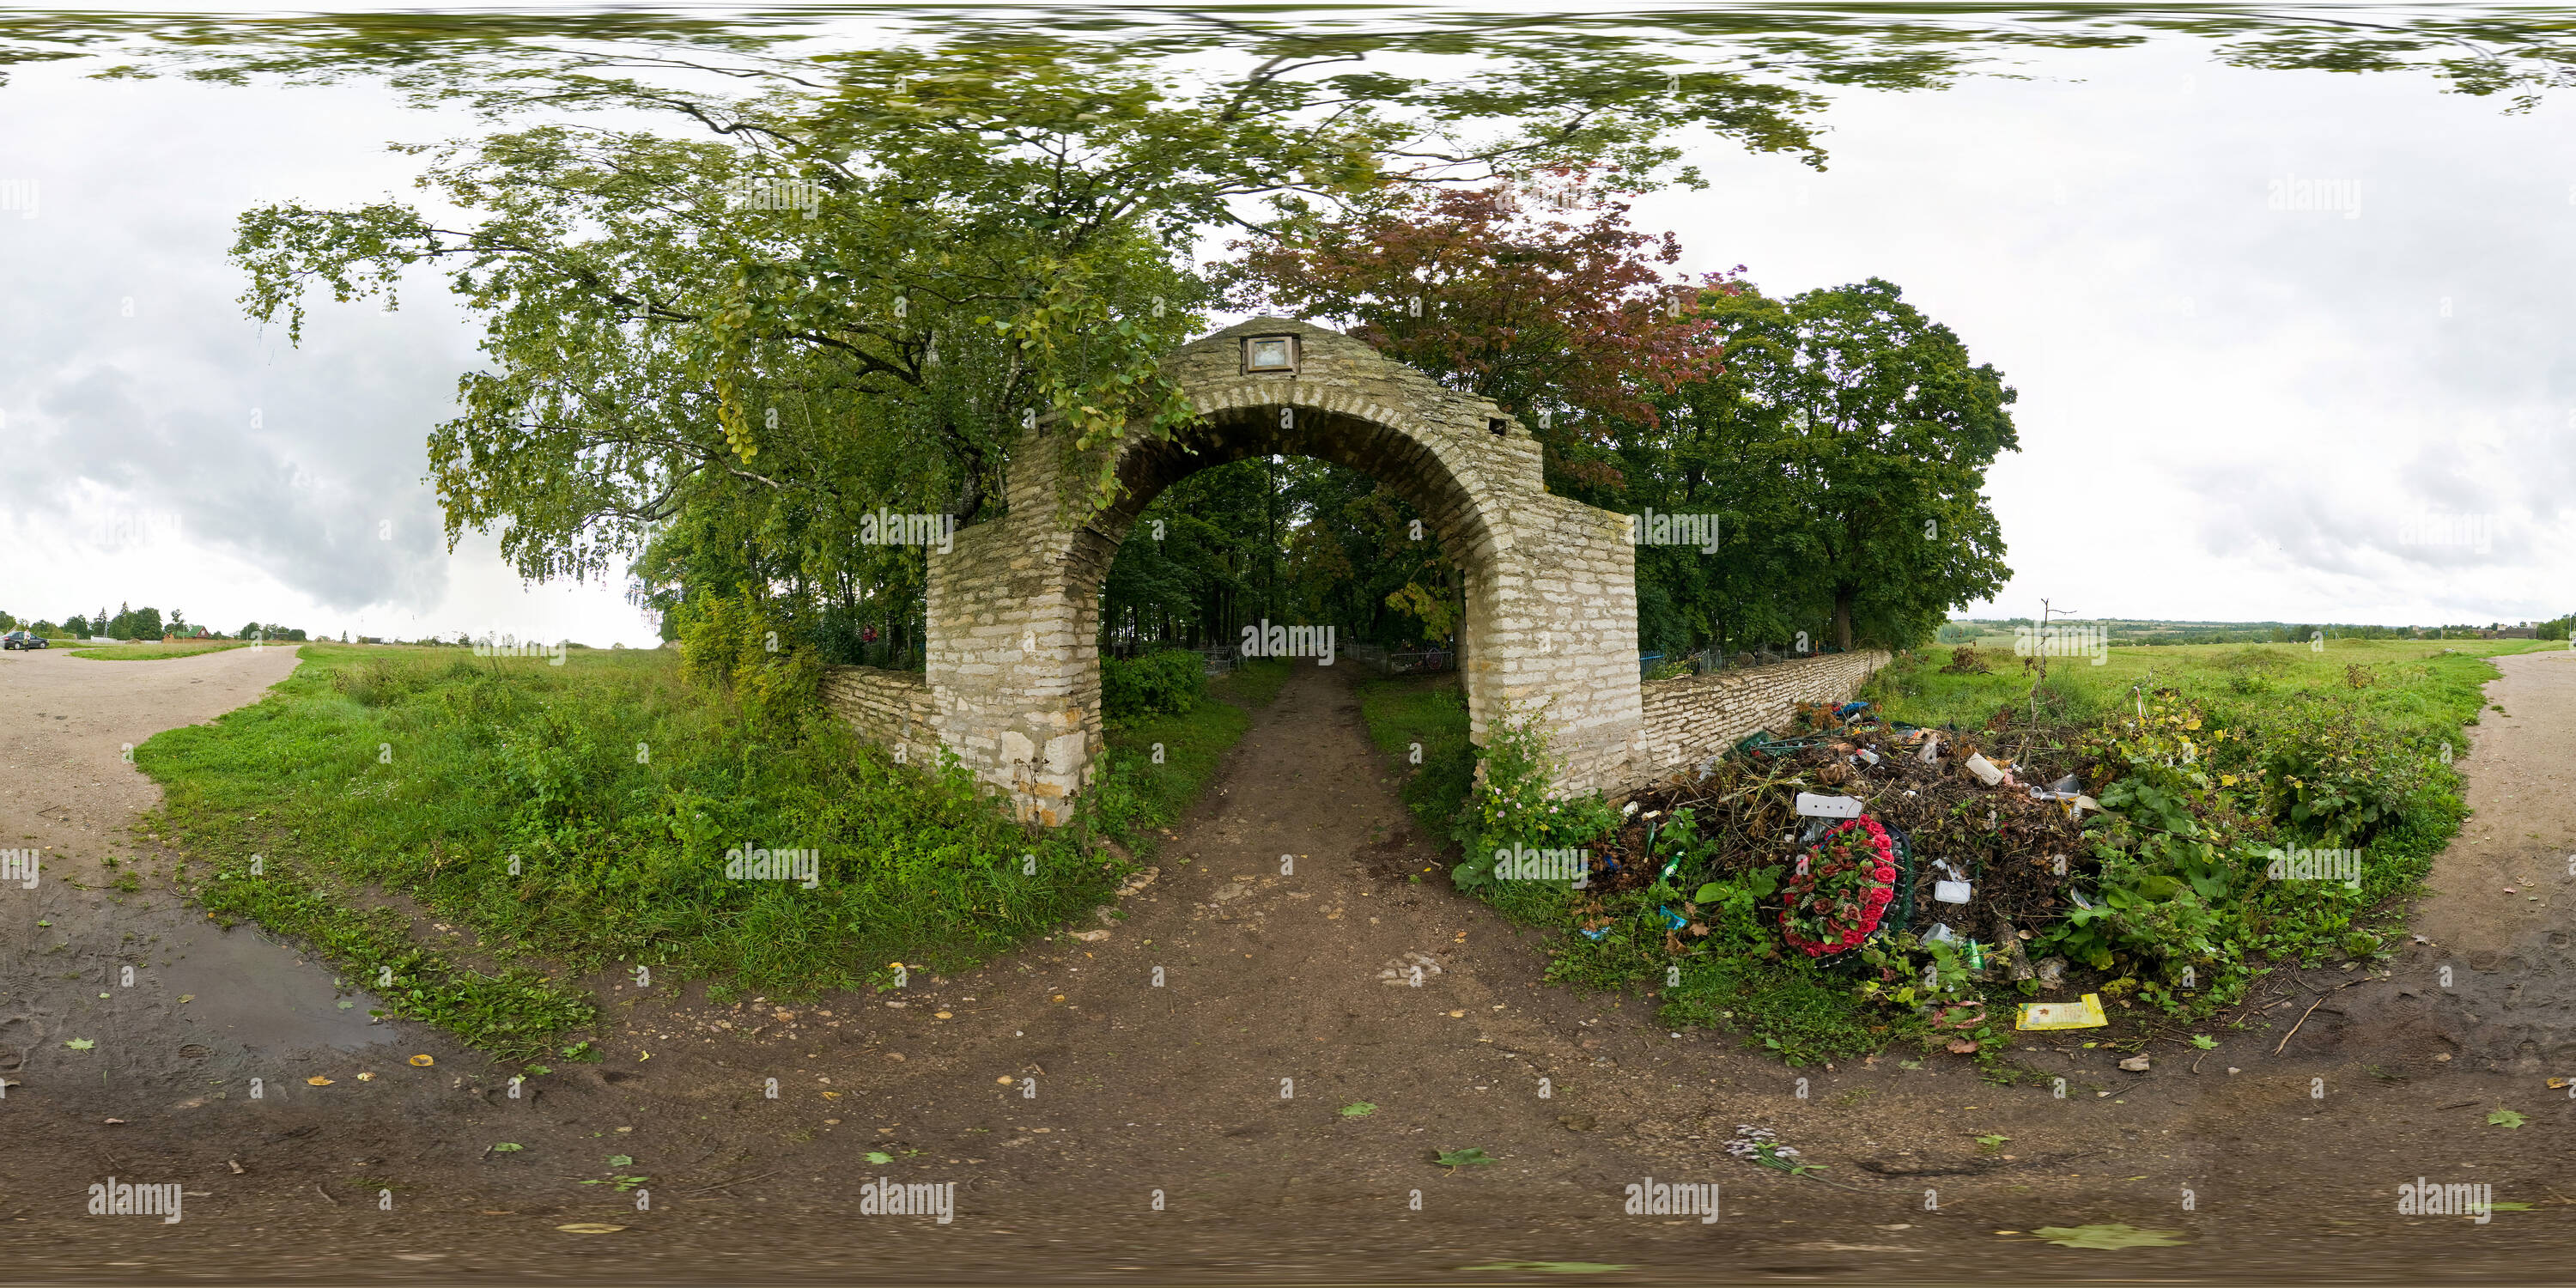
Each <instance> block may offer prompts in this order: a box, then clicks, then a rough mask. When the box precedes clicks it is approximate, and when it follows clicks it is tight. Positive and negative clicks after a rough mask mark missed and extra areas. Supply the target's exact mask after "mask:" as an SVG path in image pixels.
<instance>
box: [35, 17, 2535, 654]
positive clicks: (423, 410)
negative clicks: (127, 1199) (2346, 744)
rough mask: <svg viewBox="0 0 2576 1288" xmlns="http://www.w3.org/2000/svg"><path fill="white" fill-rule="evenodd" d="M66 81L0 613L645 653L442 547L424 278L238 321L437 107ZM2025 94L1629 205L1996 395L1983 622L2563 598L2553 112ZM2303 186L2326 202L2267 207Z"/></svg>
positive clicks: (2220, 78)
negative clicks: (1995, 577) (2002, 560)
mask: <svg viewBox="0 0 2576 1288" xmlns="http://www.w3.org/2000/svg"><path fill="white" fill-rule="evenodd" d="M82 70H83V68H82V67H81V66H80V65H78V64H35V65H30V66H22V67H19V68H16V69H13V70H12V72H11V74H10V80H11V83H10V84H9V85H7V86H6V87H0V180H15V181H22V182H23V181H28V180H32V181H34V183H35V185H36V189H35V190H36V193H37V196H38V202H37V208H36V210H35V211H34V212H33V217H25V216H26V213H27V212H24V211H21V210H0V417H5V420H0V542H5V543H6V549H7V552H8V553H7V556H6V558H5V559H0V608H5V609H7V610H9V611H11V612H15V613H18V614H20V615H21V616H31V617H34V616H40V617H46V618H51V619H54V620H57V621H59V620H61V619H62V618H63V617H65V616H67V615H70V614H72V613H74V612H87V611H90V610H93V609H96V608H98V607H100V606H102V605H104V606H105V607H107V608H109V609H111V610H113V609H114V608H115V607H116V606H117V605H118V603H119V602H125V601H130V602H132V603H134V604H136V605H138V606H139V605H143V604H151V605H154V606H156V607H159V608H161V609H162V610H163V611H164V612H165V613H166V612H167V611H168V610H170V609H172V608H174V607H175V608H179V609H183V610H185V611H186V613H187V615H188V617H189V619H190V620H191V621H197V622H202V623H205V624H206V625H209V626H212V627H216V628H219V629H224V630H231V629H234V628H237V627H239V626H240V625H241V624H243V623H244V622H245V621H247V620H251V619H257V620H261V621H276V622H280V623H283V624H286V625H289V626H303V627H305V628H307V629H311V630H315V631H330V632H334V633H336V632H338V631H340V630H343V629H346V630H350V631H353V632H356V633H360V634H375V633H385V634H396V635H403V636H412V635H420V634H427V633H431V632H451V631H456V630H472V631H476V632H478V633H479V632H481V631H484V630H492V629H498V630H503V631H510V632H513V633H516V634H519V635H522V636H531V635H533V636H540V637H544V638H561V637H567V636H568V637H570V638H572V639H575V640H580V641H583V642H587V643H591V644H597V645H601V646H605V645H607V644H609V643H611V642H624V643H627V644H630V645H634V644H646V643H650V642H652V640H653V638H654V628H653V625H652V623H651V622H650V621H649V620H648V619H647V618H646V617H645V616H644V615H643V614H642V613H640V612H639V611H638V610H636V609H635V608H634V607H632V606H631V605H629V604H627V603H626V602H625V600H624V598H623V592H624V589H625V587H624V584H623V580H622V579H619V580H617V581H615V582H611V583H606V584H602V583H591V584H588V585H575V586H545V587H538V588H533V589H531V588H526V587H522V586H521V585H520V584H519V582H518V580H517V578H516V577H515V576H514V575H513V574H512V573H511V572H510V571H509V569H508V568H507V567H506V566H505V565H503V564H502V563H501V562H500V560H499V559H498V557H497V555H496V554H495V551H494V545H493V543H492V542H491V540H490V539H488V538H473V537H469V538H468V540H467V541H466V542H465V543H464V544H463V545H461V546H460V547H459V548H458V549H457V550H456V551H455V553H453V554H449V553H447V552H446V551H445V550H444V548H443V543H442V541H441V538H440V533H439V520H438V514H437V505H436V501H435V498H434V496H433V495H432V493H431V492H430V490H429V488H428V487H427V485H426V484H424V483H423V482H422V481H421V476H422V475H423V474H424V473H425V472H426V462H425V454H424V447H423V441H424V439H425V437H426V435H427V433H428V431H429V429H430V427H431V426H432V425H433V424H435V423H436V422H438V421H440V420H442V419H445V418H446V417H447V416H448V415H449V414H451V412H450V409H451V399H452V395H453V391H454V387H455V381H456V377H457V375H458V373H460V372H461V371H464V370H466V369H468V368H469V367H471V366H473V365H474V364H475V362H476V359H477V355H476V353H475V351H474V345H473V339H474V326H473V324H472V322H471V320H470V319H468V318H466V317H465V316H463V315H462V314H460V313H459V312H457V311H456V310H454V309H453V308H452V307H450V306H448V305H447V304H446V303H445V301H444V300H443V299H442V298H441V296H440V292H439V290H438V288H437V287H436V284H435V283H434V282H432V281H428V280H423V281H420V282H418V283H416V284H415V286H414V287H413V289H411V290H410V291H408V292H406V295H405V303H404V307H403V309H402V311H401V312H399V313H397V314H391V315H387V314H385V313H382V312H380V311H379V310H378V309H376V308H374V307H373V306H346V307H343V306H333V305H331V304H329V303H328V302H318V304H317V307H316V309H315V312H314V315H313V317H312V320H311V321H310V322H309V323H308V325H307V327H306V332H305V343H304V346H303V347H302V348H301V349H296V348H290V347H288V346H287V344H286V342H285V337H284V335H283V333H282V330H281V329H279V328H269V329H267V330H265V331H263V330H262V329H261V328H260V327H259V326H258V325H257V324H255V323H253V322H251V321H250V320H248V319H247V318H245V317H244V316H243V314H242V311H241V308H240V306H239V305H238V304H237V303H236V302H235V297H236V296H237V295H238V294H239V293H240V292H241V290H242V288H243V285H244V283H243V280H242V278H241V276H240V275H239V274H238V273H237V272H236V271H235V270H234V269H233V268H232V267H231V266H230V265H228V264H227V263H226V261H225V259H224V255H223V252H224V250H225V248H226V247H227V246H228V245H229V244H230V241H231V237H232V226H233V219H234V216H235V215H236V214H237V213H238V212H240V211H241V210H243V209H245V208H248V207H250V206H252V205H255V204H258V203H260V202H263V201H268V200H278V199H294V200H298V201H303V202H306V203H308V204H344V203H355V202H360V201H365V200H371V199H375V198H378V197H381V196H384V195H386V194H394V195H398V196H403V197H405V198H406V199H408V197H409V196H410V192H411V190H410V188H409V179H410V177H411V175H412V174H413V173H414V171H415V166H416V164H417V162H415V161H414V160H412V159H409V158H404V157H399V156H395V155H391V154H389V153H387V152H386V151H385V150H384V148H383V146H382V145H383V144H384V143H385V142H386V141H388V140H395V139H401V140H413V141H429V140H436V139H441V138H445V137H448V136H450V135H454V134H459V133H464V132H466V126H465V124H464V123H463V122H462V121H460V120H456V119H442V118H439V117H435V116H431V115H428V114H424V113H420V112H416V111H411V110H408V109H403V108H400V107H397V106H396V105H394V104H393V102H392V101H391V99H390V97H389V96H387V95H384V94H381V93H378V92H376V91H374V90H372V89H364V88H340V89H332V90H279V89H273V88H257V89H238V88H228V87H220V86H205V85H192V84H188V83H184V82H179V81H143V82H136V81H120V82H94V81H87V80H84V79H81V71H82ZM2021 70H2022V71H2023V72H2024V73H2025V74H2027V75H2028V76H2029V77H2030V78H2029V79H2021V80H2010V79H1999V78H1971V79H1969V80H1967V81H1966V82H1964V83H1963V84H1962V85H1961V86H1960V87H1959V88H1956V89H1952V90H1948V91H1944V92H1940V93H1913V94H1903V95H1898V94H1877V93H1853V92H1839V93H1837V95H1836V103H1835V105H1834V107H1833V108H1832V109H1831V110H1830V111H1829V112H1828V114H1827V115H1826V117H1825V119H1824V124H1825V125H1826V127H1827V133H1826V134H1825V136H1824V138H1825V143H1826V146H1827V147H1828V148H1829V150H1830V152H1831V160H1830V165H1831V168H1830V169H1829V170H1828V171H1826V172H1825V173H1822V174H1818V173H1815V172H1813V171H1810V170H1808V169H1806V168H1805V167H1802V166H1800V165H1798V164H1797V163H1796V162H1794V161H1792V160H1789V159H1787V158H1785V157H1769V156H1752V155H1748V154H1746V153H1743V152H1741V151H1740V150H1737V149H1735V148H1733V147H1730V146H1728V145H1725V144H1723V143H1715V142H1707V143H1703V144H1702V145H1700V146H1697V147H1695V148H1694V155H1693V157H1692V158H1691V159H1692V161H1693V162H1695V163H1696V164H1698V165H1699V166H1700V167H1701V168H1702V169H1703V171H1705V172H1706V173H1707V174H1708V175H1709V176H1710V177H1711V178H1712V180H1713V181H1714V184H1713V186H1712V187H1711V188H1710V189H1709V190H1706V191H1703V192H1690V191H1683V190H1675V191H1671V192H1667V193H1663V194H1659V195H1656V196H1654V197H1650V198H1648V199H1646V200H1645V201H1643V202H1641V203H1640V205H1639V207H1638V209H1637V212H1636V220H1637V222H1638V223H1639V224H1640V225H1641V226H1644V227H1647V228H1649V229H1654V230H1658V231H1660V230H1662V229H1665V228H1670V229H1673V230H1674V231H1676V232H1678V233H1679V234H1680V235H1681V237H1682V240H1683V245H1684V248H1685V250H1686V252H1687V254H1688V256H1689V259H1688V263H1689V265H1690V266H1691V267H1692V268H1694V269H1706V268H1723V267H1730V266H1732V265H1735V264H1738V263H1741V264H1744V265H1745V266H1746V269H1747V272H1746V276H1747V277H1748V279H1749V280H1751V281H1753V282H1754V283H1756V284H1758V285H1759V286H1761V287H1762V288H1763V289H1764V290H1766V291H1769V292H1772V293H1775V294H1785V293H1790V292H1794V291H1798V290H1804V289H1808V288H1812V287H1818V286H1825V285H1832V284H1838V283H1843V282H1850V281H1857V280H1860V279H1862V278H1865V277H1870V276H1878V277H1884V278H1887V279H1889V280H1891V281H1893V282H1895V283H1897V284H1898V285H1900V286H1901V287H1903V288H1904V290H1905V292H1906V295H1907V297H1908V298H1909V299H1911V300H1913V301H1914V302H1915V303H1916V304H1918V305H1919V306H1921V307H1922V308H1923V309H1924V310H1925V311H1926V312H1927V313H1929V314H1930V315H1931V316H1933V317H1934V318H1936V319H1938V320H1940V321H1942V322H1945V323H1947V324H1949V325H1950V326H1951V327H1952V328H1953V329H1955V330H1956V331H1957V332H1958V333H1959V334H1960V336H1961V337H1962V338H1963V339H1964V340H1965V341H1966V342H1967V344H1968V345H1969V347H1970V349H1971V351H1972V352H1973V353H1974V355H1975V356H1976V357H1977V359H1978V360H1980V361H1989V362H1993V363H1994V364H1996V365H1997V366H1999V367H2000V368H2002V369H2003V371H2004V372H2005V374H2006V378H2007V379H2008V381H2009V382H2010V383H2011V384H2012V385H2013V386H2015V387H2016V388H2017V389H2019V390H2020V392H2021V400H2020V402H2019V404H2018V405H2017V407H2016V409H2015V411H2016V418H2017V420H2018V423H2019V425H2020V433H2021V445H2022V450H2021V451H2020V452H2019V453H2018V454H2017V455H2012V456H2008V457H2007V458H2006V459H2005V460H2004V461H2003V462H2002V463H2001V464H1999V465H1998V466H1997V467H1996V469H1995V471H1994V472H1993V475H1992V478H1991V487H1990V493H1991V495H1992V498H1993V502H1994V505H1995V508H1996V510H1997V512H1998V514H1999V515H2000V516H2001V519H2002V522H2003V531H2004V536H2005V539H2006V541H2007V542H2008V543H2009V546H2010V554H2009V562H2010V564H2011V565H2012V567H2013V569H2014V577H2013V579H2012V581H2011V583H2010V584H2009V585H2008V586H2007V587H2006V589H2005V590H2004V592H2003V593H2002V594H2001V595H2000V596H1999V597H1998V599H1997V600H1996V601H1995V603H1994V604H1993V605H1978V606H1974V607H1972V608H1971V609H1970V610H1968V611H1970V612H1974V613H1976V614H1978V615H2022V614H2033V613H2036V612H2037V611H2038V608H2039V600H2040V597H2041V596H2048V597H2051V598H2052V599H2053V600H2054V601H2055V602H2056V603H2057V604H2058V605H2059V606H2060V607H2061V608H2064V607H2067V606H2072V607H2073V608H2075V609H2077V610H2079V611H2080V612H2082V613H2083V614H2085V615H2088V616H2116V617H2168V618H2193V619H2225V620H2250V619H2283V620H2292V621H2306V620H2332V621H2376V622H2388V623H2407V622H2415V623H2434V622H2444V621H2449V622H2458V621H2479V622H2483V621H2488V620H2492V619H2498V618H2501V619H2505V620H2508V621H2514V620H2521V619H2525V618H2539V617H2547V616H2554V615H2557V614H2560V613H2564V612H2567V611H2570V610H2571V609H2576V584H2571V578H2570V573H2571V571H2576V561H2571V560H2570V558H2569V557H2568V555H2567V553H2566V552H2567V551H2568V550H2569V549H2570V544H2571V541H2576V507H2571V505H2570V503H2569V500H2568V498H2569V496H2570V492H2571V486H2576V346H2571V345H2570V343H2569V336H2570V326H2569V323H2570V320H2571V318H2570V314H2571V312H2576V298H2571V293H2570V290H2569V284H2570V283H2571V282H2576V148H2572V147H2571V146H2570V145H2571V142H2576V133H2571V128H2570V120H2571V118H2570V115H2569V114H2570V112H2571V111H2576V108H2571V106H2570V105H2569V101H2568V100H2569V99H2576V93H2570V94H2567V95H2563V96H2562V97H2561V98H2559V99H2557V100H2553V101H2551V102H2548V103H2545V104H2544V105H2543V106H2541V107H2540V108H2539V109H2538V110H2536V111H2534V112H2532V113H2530V114H2528V115H2524V116H2505V115H2503V114H2502V113H2501V111H2500V108H2501V106H2502V105H2501V103H2500V102H2498V101H2495V100H2480V99H2473V98H2468V97H2464V96H2458V95H2446V94H2442V93H2439V92H2437V89H2436V87H2435V85H2434V84H2433V83H2432V82H2430V81H2429V80H2428V79H2426V78H2423V77H2418V76H2414V75H2411V74H2393V75H2375V76H2349V75H2346V76H2337V75H2330V74H2326V73H2313V72H2243V71H2231V70H2228V69H2225V68H2222V67H2218V66H2216V65H2214V64H2212V63H2210V62H2208V61H2207V60H2206V59H2205V58H2204V57H2203V56H2202V54H2201V52H2200V51H2199V49H2198V48H2196V47H2194V46H2192V45H2189V44H2183V43H2174V44H2165V45H2159V46H2153V47H2149V48H2146V49H2143V50H2133V51H2122V52H2089V53H2079V54H2058V55H2046V56H2043V57H2041V58H2040V59H2038V60H2037V61H2034V62H2032V63H2030V64H2028V65H2026V66H2024V67H2023V68H2022V69H2021ZM2293 179H2296V180H2309V181H2317V180H2323V181H2326V182H2327V184H2328V188H2327V191H2328V192H2329V193H2330V194H2332V196H2331V197H2330V200H2334V201H2336V202H2338V203H2339V204H2340V205H2342V206H2344V207H2347V208H2348V209H2349V212H2350V213H2348V212H2347V209H2346V208H2336V209H2325V210H2277V209H2272V208H2270V205H2269V202H2268V198H2269V196H2270V193H2271V185H2272V184H2273V183H2274V181H2276V180H2278V181H2289V180H2293ZM21 190H23V189H21ZM2347 197H2348V198H2350V200H2349V201H2344V200H2343V199H2344V198H2347Z"/></svg>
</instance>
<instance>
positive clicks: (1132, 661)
mask: <svg viewBox="0 0 2576 1288" xmlns="http://www.w3.org/2000/svg"><path fill="white" fill-rule="evenodd" d="M1206 697H1207V664H1206V663H1205V662H1203V661H1201V660H1200V658H1199V655H1198V654H1196V653H1192V652H1189V651H1187V650H1185V649H1163V650H1161V651H1159V652H1154V653H1147V654H1145V655H1144V656H1142V657H1135V658H1120V657H1103V658H1101V659H1100V714H1101V716H1102V718H1104V719H1108V720H1133V719H1137V718H1140V717H1144V716H1185V715H1188V714H1189V713H1190V712H1191V711H1192V710H1193V709H1195V708H1196V707H1197V706H1198V704H1199V703H1200V702H1201V701H1203V700H1205V699H1206Z"/></svg>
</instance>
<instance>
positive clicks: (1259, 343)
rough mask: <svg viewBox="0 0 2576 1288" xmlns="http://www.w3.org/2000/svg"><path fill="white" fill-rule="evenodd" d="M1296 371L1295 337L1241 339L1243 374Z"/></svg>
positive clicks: (1251, 337)
mask: <svg viewBox="0 0 2576 1288" xmlns="http://www.w3.org/2000/svg"><path fill="white" fill-rule="evenodd" d="M1296 371H1297V337H1295V336H1293V335H1252V336H1245V337H1244V339H1243V374H1245V375H1247V376H1249V375H1257V374H1262V373H1268V372H1284V373H1287V374H1290V375H1294V374H1296Z"/></svg>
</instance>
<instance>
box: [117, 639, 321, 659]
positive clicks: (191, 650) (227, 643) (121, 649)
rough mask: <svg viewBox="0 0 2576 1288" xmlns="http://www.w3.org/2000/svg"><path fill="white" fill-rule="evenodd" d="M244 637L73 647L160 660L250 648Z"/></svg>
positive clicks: (120, 657)
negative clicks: (170, 642)
mask: <svg viewBox="0 0 2576 1288" xmlns="http://www.w3.org/2000/svg"><path fill="white" fill-rule="evenodd" d="M248 647H250V645H249V643H248V642H247V641H243V640H190V641H182V642H179V643H175V644H163V643H159V642H157V641H154V642H138V643H134V644H109V645H103V646H101V647H99V648H82V649H74V650H72V656H73V657H86V658H91V659H94V660H96V661H100V662H159V661H163V660H165V659H168V658H174V657H195V656H196V655H198V654H199V653H221V652H223V651H224V650H225V649H228V648H248ZM268 647H270V648H295V647H297V646H296V645H293V644H271V645H269V646H268Z"/></svg>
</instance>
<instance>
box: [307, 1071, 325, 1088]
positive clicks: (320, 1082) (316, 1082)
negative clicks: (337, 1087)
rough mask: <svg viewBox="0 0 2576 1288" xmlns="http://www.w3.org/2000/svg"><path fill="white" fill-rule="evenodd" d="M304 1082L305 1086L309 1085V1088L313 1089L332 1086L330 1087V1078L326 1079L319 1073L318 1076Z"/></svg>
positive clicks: (315, 1075)
mask: <svg viewBox="0 0 2576 1288" xmlns="http://www.w3.org/2000/svg"><path fill="white" fill-rule="evenodd" d="M304 1082H305V1085H307V1086H313V1087H327V1086H330V1085H331V1080H330V1079H329V1078H325V1077H323V1076H322V1075H321V1074H318V1073H317V1074H314V1075H313V1076H312V1077H310V1078H306V1079H305V1080H304Z"/></svg>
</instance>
